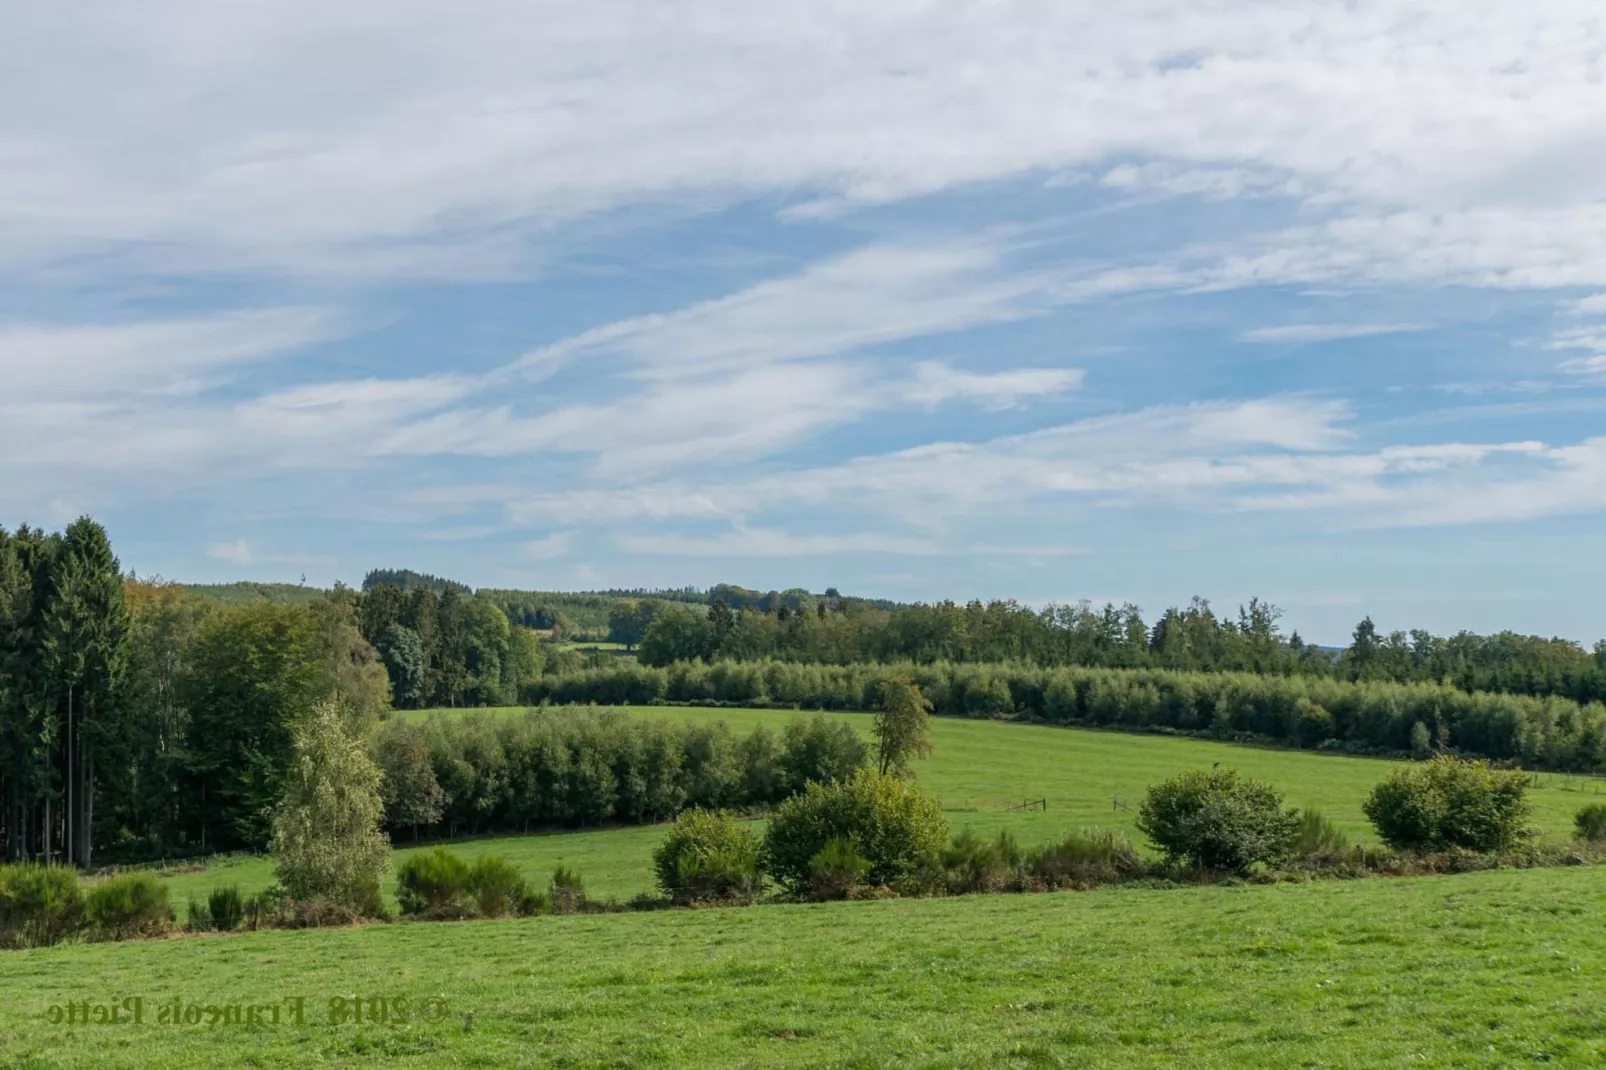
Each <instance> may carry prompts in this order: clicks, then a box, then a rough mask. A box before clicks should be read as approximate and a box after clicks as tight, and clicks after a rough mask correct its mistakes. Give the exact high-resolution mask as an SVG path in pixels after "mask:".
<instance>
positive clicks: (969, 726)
mask: <svg viewBox="0 0 1606 1070" xmlns="http://www.w3.org/2000/svg"><path fill="white" fill-rule="evenodd" d="M622 709H623V710H624V712H626V713H628V714H630V715H631V716H636V717H662V718H667V719H673V720H681V721H709V720H724V721H725V722H726V723H727V724H729V725H730V726H731V728H732V729H733V730H734V731H736V732H738V733H746V732H748V731H751V730H752V729H753V728H755V727H757V726H758V725H766V726H768V727H770V728H771V729H772V730H774V731H776V732H779V731H780V730H781V729H782V728H783V727H784V726H785V725H786V722H787V721H789V720H791V719H792V718H793V717H797V716H813V714H801V715H800V714H799V713H797V712H795V711H791V710H755V709H737V708H726V709H707V708H699V707H689V706H638V707H624V708H622ZM522 712H523V709H522V707H521V708H511V707H509V708H504V709H496V710H481V711H465V710H455V711H453V710H436V711H418V712H413V713H409V714H406V716H408V717H409V718H421V717H425V716H428V715H429V714H430V713H442V714H447V715H453V716H464V715H467V714H471V713H482V714H488V715H508V714H517V713H522ZM825 716H827V717H832V718H837V719H841V720H843V721H846V722H847V723H849V724H852V725H853V726H854V727H855V728H857V729H858V730H859V731H861V732H863V733H865V734H866V735H868V732H869V726H870V717H869V715H868V714H863V713H830V714H825ZM932 741H933V753H932V756H931V757H930V758H928V759H925V760H923V761H921V762H918V763H916V771H917V783H919V785H920V786H921V787H922V788H924V789H925V790H927V791H930V792H932V793H933V794H935V795H936V796H937V798H938V799H940V800H941V801H942V803H943V806H944V808H945V809H947V810H948V811H949V814H948V816H949V819H950V821H951V822H952V823H953V826H954V829H955V831H957V830H959V829H962V828H969V829H973V830H975V831H976V832H978V833H980V834H982V835H988V836H990V835H992V834H994V833H995V832H997V831H998V830H999V829H1005V828H1007V829H1009V830H1010V831H1011V832H1013V833H1014V834H1015V836H1016V837H1017V838H1018V839H1019V840H1020V842H1021V843H1022V844H1025V845H1027V846H1030V845H1034V844H1038V843H1044V842H1047V841H1049V840H1054V839H1058V838H1059V837H1060V836H1062V835H1063V834H1064V833H1066V832H1068V831H1072V830H1074V829H1079V828H1091V827H1098V828H1115V829H1121V830H1123V831H1125V832H1127V833H1128V834H1129V835H1131V836H1132V838H1133V841H1134V842H1135V843H1140V844H1141V840H1142V837H1141V836H1140V834H1139V833H1138V832H1137V828H1136V825H1135V824H1134V822H1135V819H1136V816H1137V804H1138V800H1139V799H1140V798H1141V797H1142V795H1143V791H1144V789H1145V788H1147V786H1148V785H1149V784H1151V783H1154V782H1155V781H1158V780H1161V779H1163V778H1164V777H1167V776H1169V775H1171V774H1172V773H1174V772H1177V771H1178V770H1180V769H1186V768H1209V767H1210V766H1211V765H1213V764H1215V763H1218V762H1219V763H1220V764H1222V765H1231V766H1236V767H1237V768H1239V769H1241V770H1242V771H1243V772H1244V773H1245V774H1246V775H1249V776H1254V777H1258V778H1261V779H1264V780H1267V781H1270V782H1271V783H1273V784H1276V785H1277V786H1278V787H1280V788H1281V789H1282V790H1283V791H1284V792H1285V793H1286V796H1287V800H1288V802H1289V804H1290V805H1294V806H1301V807H1315V808H1317V809H1320V810H1322V811H1323V812H1324V813H1326V814H1327V816H1328V817H1330V818H1332V819H1333V820H1334V821H1336V822H1338V824H1339V825H1340V826H1341V827H1342V828H1343V829H1344V831H1345V832H1346V833H1347V834H1349V835H1350V837H1351V838H1353V839H1354V840H1356V841H1358V842H1363V843H1369V844H1370V843H1375V842H1376V836H1375V835H1374V834H1373V833H1372V830H1371V827H1370V826H1369V825H1368V824H1367V822H1366V819H1365V817H1364V815H1362V813H1361V802H1362V800H1363V799H1364V798H1365V797H1366V793H1367V792H1368V791H1369V790H1371V787H1372V785H1373V784H1375V783H1377V781H1379V780H1381V779H1382V778H1383V777H1384V776H1385V775H1387V773H1388V771H1389V769H1390V768H1392V767H1393V765H1394V764H1395V763H1391V762H1387V761H1383V760H1380V759H1375V758H1351V757H1346V756H1342V755H1332V754H1315V753H1311V752H1302V751H1287V750H1275V749H1269V748H1260V747H1246V746H1241V745H1236V744H1227V743H1211V742H1207V741H1203V740H1194V739H1181V738H1175V737H1166V736H1143V735H1130V734H1125V733H1119V732H1098V731H1090V730H1085V729H1075V728H1054V727H1047V726H1039V725H1023V724H1011V723H1007V722H999V721H966V720H958V719H953V718H938V719H936V720H935V721H934V722H933V726H932ZM1539 779H1540V781H1541V786H1540V787H1538V788H1537V789H1535V790H1534V791H1533V792H1531V799H1532V801H1533V804H1534V823H1535V824H1536V825H1537V826H1538V827H1539V828H1540V829H1541V830H1542V831H1543V833H1544V835H1545V837H1546V838H1547V839H1551V840H1565V839H1566V838H1568V837H1569V836H1570V835H1571V833H1572V820H1573V814H1574V813H1575V812H1576V811H1577V810H1578V809H1579V808H1580V807H1582V806H1583V805H1585V804H1586V803H1588V802H1594V801H1599V800H1601V799H1602V798H1606V794H1603V793H1606V782H1603V781H1602V780H1600V779H1599V778H1593V777H1589V778H1580V777H1562V776H1559V775H1556V774H1542V775H1541V776H1540V778H1539ZM1039 799H1044V800H1047V803H1048V809H1047V810H1046V811H1038V810H1034V811H1025V810H1022V811H1010V810H1008V809H1007V808H1008V807H1011V806H1016V805H1019V804H1021V803H1022V802H1025V801H1027V800H1039ZM662 837H663V830H662V829H661V828H624V829H613V830H602V831H586V832H575V833H552V834H545V835H538V836H519V837H500V838H496V839H485V840H474V841H469V842H466V843H462V844H458V845H455V846H454V848H453V849H454V850H459V851H461V852H463V853H464V854H467V855H474V854H477V853H480V852H493V851H494V852H496V853H498V854H502V855H505V856H507V858H508V859H509V860H510V861H512V862H513V863H514V864H516V865H518V866H519V867H520V868H521V869H523V870H524V871H525V873H526V874H527V875H528V876H530V877H531V878H532V879H534V880H536V881H537V882H541V881H544V880H545V879H546V878H547V877H548V876H549V875H550V874H551V872H552V870H553V869H554V868H555V867H556V866H557V865H558V864H559V863H562V864H564V865H567V866H570V867H571V868H575V869H578V870H579V871H580V873H581V874H582V875H583V876H584V877H585V880H586V886H587V890H588V891H590V892H591V893H592V894H593V895H598V896H605V897H606V896H611V897H615V898H619V899H628V898H629V897H630V896H632V895H635V894H636V893H638V892H644V891H649V890H651V888H652V884H653V878H652V857H651V856H652V849H653V848H654V847H655V846H657V844H658V842H659V840H660V839H662ZM399 846H404V845H399ZM404 853H405V851H402V852H399V854H404ZM272 882H273V873H272V867H271V865H270V863H269V862H268V860H267V859H266V858H260V857H259V858H231V859H226V860H222V861H220V862H217V863H213V864H212V865H211V866H208V867H207V868H206V869H205V870H202V871H198V872H188V873H180V874H177V875H174V876H173V877H171V879H170V881H169V883H170V886H171V890H172V897H173V902H174V904H175V906H176V907H177V909H178V912H179V914H180V916H181V917H183V916H184V912H185V903H186V900H187V898H188V897H189V896H190V895H192V894H193V895H195V896H196V897H197V898H203V897H204V896H205V895H206V893H207V892H208V891H210V890H211V889H212V888H213V887H214V886H216V885H219V884H236V883H237V884H239V886H240V888H241V891H242V892H245V893H248V894H249V893H251V892H255V891H258V890H260V889H262V888H265V887H267V886H268V885H269V884H271V883H272ZM385 890H386V894H387V896H388V895H390V894H391V893H392V892H393V888H392V887H391V886H389V884H388V883H387V886H386V889H385ZM392 903H394V900H392Z"/></svg>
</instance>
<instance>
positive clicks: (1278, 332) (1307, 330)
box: [1238, 323, 1428, 344]
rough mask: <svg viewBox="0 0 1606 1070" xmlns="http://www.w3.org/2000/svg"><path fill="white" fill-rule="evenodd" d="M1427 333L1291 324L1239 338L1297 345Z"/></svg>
mask: <svg viewBox="0 0 1606 1070" xmlns="http://www.w3.org/2000/svg"><path fill="white" fill-rule="evenodd" d="M1427 329H1428V328H1427V325H1426V324H1421V323H1290V324H1287V325H1285V326H1281V327H1256V328H1254V329H1253V330H1248V331H1244V332H1243V333H1242V334H1240V335H1239V336H1238V337H1239V339H1240V340H1242V341H1245V342H1268V343H1273V342H1274V343H1285V342H1286V343H1292V344H1299V343H1304V342H1338V341H1342V340H1344V339H1346V338H1371V337H1374V336H1376V335H1380V334H1407V333H1410V332H1413V331H1425V330H1427Z"/></svg>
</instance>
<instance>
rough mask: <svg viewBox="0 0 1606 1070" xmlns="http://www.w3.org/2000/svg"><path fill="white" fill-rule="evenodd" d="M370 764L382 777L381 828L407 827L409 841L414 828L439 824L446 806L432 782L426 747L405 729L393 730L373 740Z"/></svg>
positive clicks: (416, 734) (420, 738) (419, 737)
mask: <svg viewBox="0 0 1606 1070" xmlns="http://www.w3.org/2000/svg"><path fill="white" fill-rule="evenodd" d="M374 760H375V761H376V762H377V763H378V764H379V769H380V772H381V773H382V774H383V781H382V783H381V787H380V794H381V796H382V798H383V801H384V805H385V824H386V825H388V826H390V827H391V828H392V829H398V828H406V827H408V826H411V827H412V830H413V839H415V840H416V839H418V826H420V825H433V824H436V823H437V822H439V821H440V819H441V815H442V813H444V812H445V809H446V802H447V798H446V792H445V791H443V790H442V789H441V786H440V782H439V781H438V780H437V779H436V778H435V766H434V763H433V762H431V761H430V756H429V744H428V743H426V742H425V741H424V737H423V735H422V734H420V733H419V732H417V731H414V730H412V729H411V728H409V727H408V726H407V725H405V724H402V725H399V726H393V727H391V728H389V729H388V730H387V731H383V732H381V733H380V735H379V738H378V739H377V740H375V742H374Z"/></svg>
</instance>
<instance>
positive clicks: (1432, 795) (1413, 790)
mask: <svg viewBox="0 0 1606 1070" xmlns="http://www.w3.org/2000/svg"><path fill="white" fill-rule="evenodd" d="M1527 790H1528V778H1527V776H1526V775H1525V774H1524V773H1522V772H1521V771H1520V770H1502V769H1495V768H1493V767H1492V766H1490V765H1489V763H1488V762H1483V761H1465V760H1463V759H1460V758H1454V757H1451V756H1449V755H1441V756H1440V757H1437V758H1434V759H1433V760H1431V761H1428V762H1422V763H1420V764H1416V765H1410V766H1406V767H1405V768H1402V769H1400V770H1399V771H1397V772H1395V773H1394V774H1393V775H1391V776H1390V777H1389V778H1388V779H1387V780H1384V781H1383V782H1382V783H1380V784H1378V785H1377V786H1376V787H1374V788H1373V789H1372V792H1371V794H1370V795H1368V796H1367V798H1366V802H1365V804H1364V805H1363V806H1362V807H1361V809H1362V810H1364V811H1365V813H1366V816H1367V818H1368V819H1370V820H1371V822H1372V825H1373V827H1375V828H1376V829H1377V833H1378V835H1379V836H1381V837H1382V838H1383V842H1384V843H1387V844H1388V845H1389V846H1390V847H1396V848H1399V849H1401V850H1410V851H1434V850H1446V849H1448V848H1451V847H1460V848H1464V849H1466V850H1469V851H1501V850H1506V849H1508V848H1511V847H1515V846H1517V845H1518V844H1520V843H1521V842H1522V841H1524V840H1527V839H1529V838H1530V837H1531V836H1532V834H1533V833H1532V831H1531V830H1530V829H1528V828H1526V827H1525V826H1524V821H1525V819H1526V818H1527V816H1528V802H1527V798H1526V795H1527Z"/></svg>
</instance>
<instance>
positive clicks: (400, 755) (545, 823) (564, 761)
mask: <svg viewBox="0 0 1606 1070" xmlns="http://www.w3.org/2000/svg"><path fill="white" fill-rule="evenodd" d="M382 732H383V733H384V737H383V738H382V739H381V740H380V743H379V747H378V749H380V750H382V751H383V752H384V753H385V754H387V755H390V756H393V758H394V759H395V760H397V761H408V762H412V763H415V764H416V765H417V767H416V768H409V769H400V768H389V769H387V770H386V775H387V777H388V778H389V782H388V785H387V791H386V811H387V815H388V816H387V822H386V823H387V824H388V825H390V826H391V827H392V828H393V829H399V828H407V827H410V826H412V825H413V824H414V819H416V817H417V815H418V814H419V813H420V812H421V811H422V810H424V809H428V810H429V811H430V812H431V813H432V814H433V815H435V816H436V819H437V820H436V827H437V828H439V829H440V830H441V831H443V832H446V833H447V834H448V835H462V834H464V833H479V832H487V831H492V830H497V831H512V832H520V831H523V832H527V831H530V830H531V829H536V828H550V827H575V826H584V825H599V824H603V823H605V822H615V821H616V822H623V823H628V824H640V823H647V822H653V821H660V820H663V819H665V818H669V817H673V816H674V815H676V814H678V813H679V812H680V811H681V810H683V809H686V808H687V807H693V806H696V807H703V808H705V809H722V808H732V809H739V808H744V807H758V806H768V805H770V804H771V803H774V802H778V801H780V800H781V799H784V798H786V797H787V796H789V795H792V794H794V793H795V792H797V791H800V790H802V788H803V786H804V785H805V784H807V783H809V782H811V781H830V780H836V779H840V778H842V777H846V776H851V775H852V774H853V772H854V771H855V770H856V769H858V768H860V767H861V766H862V765H864V763H865V761H866V760H867V751H866V748H865V745H864V742H863V741H862V740H861V739H860V738H859V737H858V735H857V734H856V733H855V732H854V731H853V729H852V727H851V726H849V725H844V724H840V723H835V722H832V721H830V720H828V719H826V718H824V717H818V716H817V717H814V718H811V719H806V718H802V717H800V718H798V719H797V720H796V721H795V722H794V723H792V724H790V725H788V726H787V727H786V729H785V731H784V732H783V733H782V734H781V736H780V738H779V739H777V737H776V736H775V734H774V733H772V732H770V731H768V730H767V729H764V728H759V729H756V730H755V731H754V732H752V733H751V734H749V735H747V736H741V737H738V736H736V735H734V734H733V733H732V732H731V730H730V729H729V728H728V727H727V726H726V725H725V724H723V723H715V724H677V723H673V722H669V721H662V720H645V719H641V718H632V717H627V716H624V715H622V714H619V713H613V712H593V711H587V710H574V709H565V710H536V711H531V712H529V713H527V714H525V715H523V716H519V717H495V716H484V715H470V716H457V717H446V716H436V717H433V718H431V719H430V720H429V721H427V722H425V723H423V724H407V723H403V722H392V723H390V724H387V725H386V726H385V727H384V728H383V729H382ZM426 796H427V797H428V798H429V799H430V800H432V801H431V803H430V806H429V807H427V808H426V807H421V806H420V805H419V802H420V799H421V798H423V797H426Z"/></svg>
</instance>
